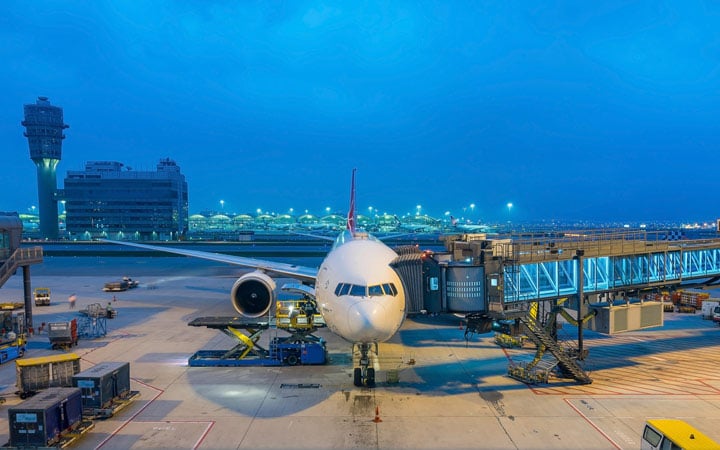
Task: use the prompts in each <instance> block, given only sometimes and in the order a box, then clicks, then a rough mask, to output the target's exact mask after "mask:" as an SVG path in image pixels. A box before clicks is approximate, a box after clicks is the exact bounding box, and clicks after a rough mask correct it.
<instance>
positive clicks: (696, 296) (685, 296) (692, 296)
mask: <svg viewBox="0 0 720 450" xmlns="http://www.w3.org/2000/svg"><path fill="white" fill-rule="evenodd" d="M679 292H680V306H691V307H693V308H695V310H698V309H702V303H703V301H704V300H708V299H709V298H710V293H709V292H702V291H691V290H683V291H679Z"/></svg>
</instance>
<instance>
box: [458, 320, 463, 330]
mask: <svg viewBox="0 0 720 450" xmlns="http://www.w3.org/2000/svg"><path fill="white" fill-rule="evenodd" d="M462 329H463V323H462V320H461V321H460V327H459V328H458V330H462Z"/></svg>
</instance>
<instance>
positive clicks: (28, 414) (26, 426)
mask: <svg viewBox="0 0 720 450" xmlns="http://www.w3.org/2000/svg"><path fill="white" fill-rule="evenodd" d="M8 422H9V425H10V446H11V447H50V446H54V445H55V444H58V443H59V442H60V440H61V439H62V437H63V436H64V435H65V434H67V433H69V432H71V431H73V430H75V429H77V428H78V427H80V425H81V423H82V400H81V398H80V389H77V388H66V387H55V388H49V389H47V390H46V391H44V392H43V393H41V394H39V395H36V396H35V397H33V398H31V399H28V400H26V401H24V402H22V403H21V404H19V405H17V406H13V407H10V408H9V409H8Z"/></svg>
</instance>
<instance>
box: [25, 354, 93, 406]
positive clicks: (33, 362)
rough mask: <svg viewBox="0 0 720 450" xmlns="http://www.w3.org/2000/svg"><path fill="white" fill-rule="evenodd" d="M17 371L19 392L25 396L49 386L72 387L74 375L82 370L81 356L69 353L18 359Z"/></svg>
mask: <svg viewBox="0 0 720 450" xmlns="http://www.w3.org/2000/svg"><path fill="white" fill-rule="evenodd" d="M15 371H16V385H17V388H18V394H19V395H20V398H25V397H28V396H30V395H33V394H34V393H35V392H37V391H40V390H42V389H47V388H49V387H72V385H73V380H72V378H73V376H74V375H75V374H77V373H78V372H80V357H79V356H78V355H76V354H75V353H67V354H62V355H53V356H41V357H39V358H25V359H18V360H17V361H15Z"/></svg>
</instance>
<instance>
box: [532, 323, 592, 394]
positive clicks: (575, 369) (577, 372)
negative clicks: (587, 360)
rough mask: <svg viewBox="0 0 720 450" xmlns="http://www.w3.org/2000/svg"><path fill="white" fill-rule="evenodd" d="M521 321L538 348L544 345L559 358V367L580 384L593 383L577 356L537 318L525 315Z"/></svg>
mask: <svg viewBox="0 0 720 450" xmlns="http://www.w3.org/2000/svg"><path fill="white" fill-rule="evenodd" d="M520 321H521V322H522V323H523V324H524V325H525V327H526V328H527V330H528V338H530V340H531V341H533V342H534V343H535V345H537V346H538V348H540V347H544V348H545V349H546V350H547V351H549V352H550V353H552V355H553V356H554V357H555V358H556V359H557V364H558V367H559V368H560V369H561V370H562V371H563V373H565V374H567V375H568V377H571V378H573V379H575V380H576V381H577V382H578V383H580V384H590V383H592V379H591V378H590V376H589V375H588V374H587V373H585V370H583V368H582V367H580V365H578V363H577V361H576V360H575V358H574V357H573V356H572V355H571V354H570V353H569V352H568V351H567V350H565V349H563V348H562V347H561V346H560V345H559V344H558V343H557V342H556V341H555V339H553V337H552V336H550V335H549V334H548V333H547V332H546V331H545V329H544V328H543V327H542V326H540V325H538V323H537V321H536V320H535V319H533V318H532V317H531V316H524V317H521V318H520Z"/></svg>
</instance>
